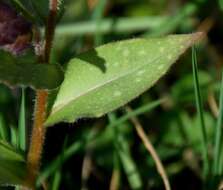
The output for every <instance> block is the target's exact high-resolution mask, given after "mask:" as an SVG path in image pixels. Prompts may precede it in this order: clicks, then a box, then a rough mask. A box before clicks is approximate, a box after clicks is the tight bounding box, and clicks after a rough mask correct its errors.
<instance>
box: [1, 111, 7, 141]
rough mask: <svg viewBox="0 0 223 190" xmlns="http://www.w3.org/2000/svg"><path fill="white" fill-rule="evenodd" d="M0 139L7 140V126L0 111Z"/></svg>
mask: <svg viewBox="0 0 223 190" xmlns="http://www.w3.org/2000/svg"><path fill="white" fill-rule="evenodd" d="M0 139H2V140H4V141H8V140H9V134H8V127H7V125H6V122H5V118H4V115H3V114H2V113H0Z"/></svg>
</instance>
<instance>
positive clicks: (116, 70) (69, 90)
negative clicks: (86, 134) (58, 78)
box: [45, 33, 202, 126]
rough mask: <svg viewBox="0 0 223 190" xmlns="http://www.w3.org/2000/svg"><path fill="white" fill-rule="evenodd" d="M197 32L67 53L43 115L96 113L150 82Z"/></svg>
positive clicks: (71, 117) (53, 118) (64, 117)
mask: <svg viewBox="0 0 223 190" xmlns="http://www.w3.org/2000/svg"><path fill="white" fill-rule="evenodd" d="M201 37H202V33H194V34H188V35H171V36H167V37H162V38H150V39H132V40H126V41H121V42H115V43H110V44H107V45H104V46H101V47H98V48H96V49H93V50H90V51H88V52H86V53H82V54H80V55H79V56H78V57H77V58H74V59H72V60H71V61H70V62H69V63H68V66H67V70H66V73H65V79H64V82H63V83H62V85H61V88H60V90H59V92H58V95H57V98H56V101H55V103H54V105H53V107H52V110H51V113H50V115H49V117H48V119H47V121H46V123H45V124H46V125H47V126H49V125H52V124H54V123H57V122H61V121H67V122H73V121H75V120H77V119H78V118H83V117H100V116H102V115H104V114H106V113H108V112H110V111H112V110H114V109H116V108H118V107H120V106H122V105H124V104H126V103H127V102H129V101H131V100H132V99H134V98H135V97H137V96H139V95H140V94H141V93H143V92H144V91H146V90H147V89H149V88H150V87H151V86H153V85H154V83H155V82H157V80H158V79H159V78H160V77H161V76H163V75H164V74H165V73H166V72H167V71H168V69H169V68H170V66H171V65H172V64H173V63H174V62H175V61H176V60H177V58H178V57H179V56H180V55H181V54H182V53H183V52H185V50H186V49H187V48H189V47H190V46H191V45H193V44H194V43H195V42H196V41H197V40H199V39H200V38H201Z"/></svg>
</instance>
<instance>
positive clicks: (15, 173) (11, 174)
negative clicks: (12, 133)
mask: <svg viewBox="0 0 223 190" xmlns="http://www.w3.org/2000/svg"><path fill="white" fill-rule="evenodd" d="M0 163H1V164H0V185H7V186H11V185H22V184H23V183H24V179H25V176H26V165H25V161H24V157H23V156H22V155H21V154H20V153H18V152H17V151H16V150H15V149H14V148H13V147H12V146H10V145H9V144H7V143H5V142H4V141H0Z"/></svg>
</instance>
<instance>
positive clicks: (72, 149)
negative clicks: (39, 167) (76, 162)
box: [37, 141, 83, 186]
mask: <svg viewBox="0 0 223 190" xmlns="http://www.w3.org/2000/svg"><path fill="white" fill-rule="evenodd" d="M81 148H83V142H82V141H77V142H74V143H73V144H72V145H71V146H69V147H68V148H67V149H66V150H65V151H64V155H63V158H62V159H61V156H60V155H59V156H58V157H57V158H56V159H55V160H53V161H52V162H51V163H50V164H49V165H48V166H47V167H46V168H45V169H44V170H43V171H42V172H41V173H40V175H39V177H38V179H37V186H40V185H41V182H43V181H44V180H45V179H47V178H48V177H49V176H51V175H52V174H53V173H54V172H55V171H57V169H58V168H60V166H61V165H62V163H64V162H65V161H66V160H67V159H68V158H70V156H71V155H73V154H75V153H76V152H77V151H79V150H80V149H81Z"/></svg>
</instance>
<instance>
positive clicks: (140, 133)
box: [126, 107, 171, 190]
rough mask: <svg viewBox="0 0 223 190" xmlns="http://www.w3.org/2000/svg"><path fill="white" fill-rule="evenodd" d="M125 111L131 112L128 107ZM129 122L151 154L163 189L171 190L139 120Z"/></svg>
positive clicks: (133, 119) (132, 119)
mask: <svg viewBox="0 0 223 190" xmlns="http://www.w3.org/2000/svg"><path fill="white" fill-rule="evenodd" d="M126 110H127V112H131V111H132V110H131V108H130V107H127V108H126ZM130 121H131V122H132V123H133V125H134V127H135V129H136V132H137V134H138V136H139V137H140V139H141V140H142V142H143V144H144V145H145V147H146V149H147V150H148V151H149V153H150V154H151V156H152V158H153V160H154V162H155V164H156V168H157V171H158V173H159V174H160V176H161V178H162V179H163V183H164V186H165V189H166V190H171V187H170V182H169V180H168V177H167V174H166V171H165V169H164V166H163V164H162V162H161V160H160V158H159V156H158V154H157V153H156V150H155V148H154V147H153V145H152V143H151V142H150V140H149V138H148V137H147V136H146V134H145V132H144V130H143V128H142V125H141V124H140V122H139V120H138V119H137V118H136V117H132V118H131V119H130Z"/></svg>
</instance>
